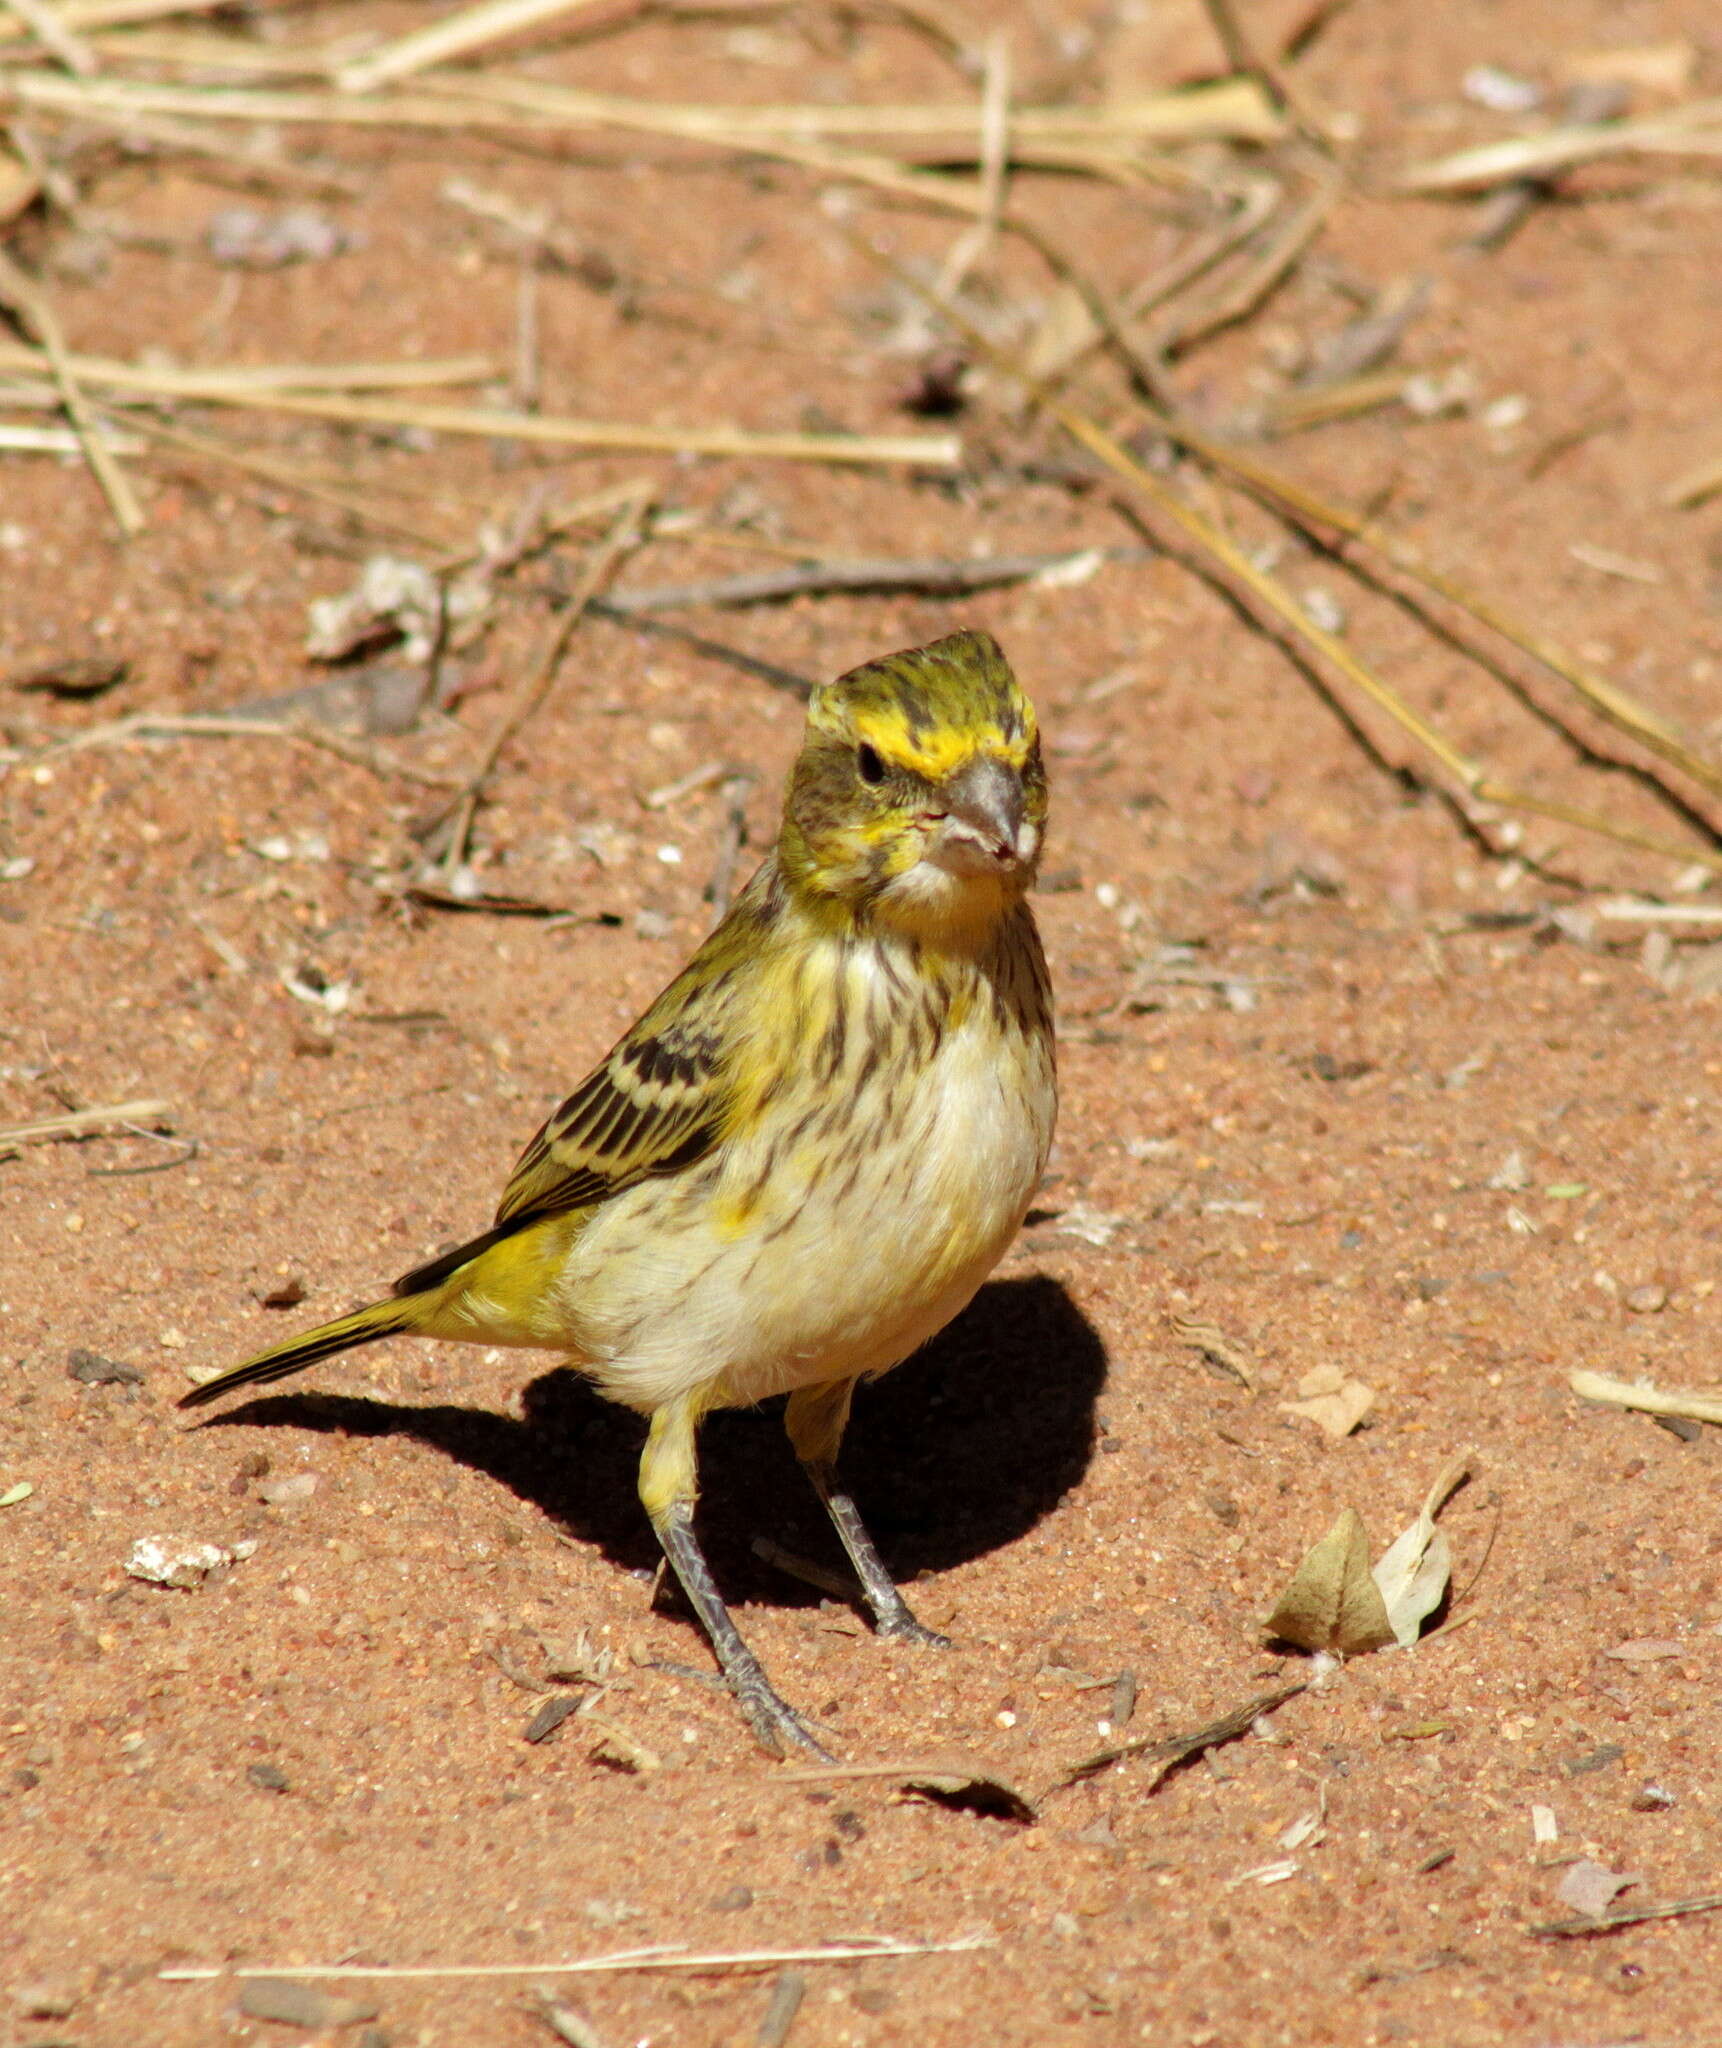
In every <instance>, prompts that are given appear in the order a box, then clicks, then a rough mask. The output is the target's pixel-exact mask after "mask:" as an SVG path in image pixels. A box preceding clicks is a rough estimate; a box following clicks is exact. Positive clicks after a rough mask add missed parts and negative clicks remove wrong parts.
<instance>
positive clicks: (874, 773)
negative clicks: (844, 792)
mask: <svg viewBox="0 0 1722 2048" xmlns="http://www.w3.org/2000/svg"><path fill="white" fill-rule="evenodd" d="M855 766H856V767H857V768H858V769H859V770H860V771H861V780H862V781H863V782H871V783H873V784H874V785H875V786H877V785H878V784H879V783H881V782H883V781H884V780H885V761H884V757H883V755H881V753H880V752H879V749H878V748H877V747H870V746H868V745H867V744H866V743H865V742H863V743H862V744H861V745H860V746H858V747H857V748H856V749H855Z"/></svg>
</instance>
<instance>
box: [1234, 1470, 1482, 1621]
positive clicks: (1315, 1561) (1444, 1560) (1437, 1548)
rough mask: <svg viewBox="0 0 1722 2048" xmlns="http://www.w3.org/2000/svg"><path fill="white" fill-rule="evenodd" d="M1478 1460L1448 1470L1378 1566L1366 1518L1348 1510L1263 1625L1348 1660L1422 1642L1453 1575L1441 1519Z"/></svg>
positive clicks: (1301, 1567) (1313, 1551)
mask: <svg viewBox="0 0 1722 2048" xmlns="http://www.w3.org/2000/svg"><path fill="white" fill-rule="evenodd" d="M1472 1456H1473V1454H1472V1453H1471V1452H1469V1451H1462V1452H1461V1453H1460V1454H1459V1455H1458V1456H1457V1457H1456V1458H1452V1459H1450V1460H1449V1461H1448V1462H1447V1463H1446V1464H1445V1465H1444V1466H1442V1468H1441V1471H1440V1472H1439V1474H1438V1475H1437V1477H1436V1480H1435V1483H1434V1485H1433V1486H1431V1487H1430V1489H1429V1492H1428V1495H1427V1497H1426V1498H1425V1500H1424V1502H1423V1506H1422V1507H1421V1509H1419V1511H1418V1514H1417V1518H1416V1520H1415V1521H1414V1522H1412V1524H1411V1526H1410V1527H1409V1528H1407V1529H1405V1530H1403V1531H1401V1533H1400V1534H1399V1535H1398V1536H1397V1537H1395V1539H1394V1540H1393V1542H1392V1543H1390V1544H1389V1545H1388V1547H1387V1549H1386V1550H1385V1551H1383V1553H1382V1555H1381V1558H1380V1560H1379V1561H1378V1562H1377V1563H1376V1565H1375V1566H1374V1567H1373V1569H1372V1568H1371V1566H1370V1563H1369V1534H1368V1531H1367V1530H1366V1529H1365V1528H1364V1525H1363V1517H1362V1516H1361V1515H1360V1514H1359V1513H1358V1512H1357V1510H1356V1509H1355V1508H1347V1509H1345V1511H1344V1512H1343V1513H1342V1514H1341V1515H1340V1517H1339V1519H1338V1521H1336V1522H1335V1523H1334V1525H1333V1527H1332V1528H1331V1529H1330V1530H1329V1531H1328V1532H1327V1534H1326V1535H1325V1536H1324V1537H1322V1539H1321V1541H1320V1542H1319V1543H1317V1544H1315V1545H1314V1546H1313V1548H1311V1550H1310V1551H1309V1552H1308V1553H1307V1554H1306V1556H1305V1557H1304V1560H1303V1562H1302V1563H1301V1564H1300V1565H1299V1566H1298V1568H1297V1570H1296V1571H1295V1572H1294V1573H1293V1574H1292V1580H1291V1584H1290V1585H1289V1586H1287V1588H1286V1589H1285V1591H1284V1592H1283V1593H1282V1594H1281V1595H1280V1597H1279V1599H1278V1601H1277V1602H1276V1603H1275V1606H1274V1609H1273V1612H1272V1613H1271V1614H1270V1615H1269V1616H1268V1618H1267V1620H1266V1622H1265V1623H1264V1624H1263V1627H1264V1628H1265V1630H1266V1632H1267V1634H1268V1635H1269V1636H1271V1637H1274V1638H1276V1639H1277V1640H1279V1641H1281V1642H1287V1643H1295V1644H1297V1646H1298V1647H1299V1649H1303V1650H1313V1651H1327V1652H1330V1653H1332V1654H1334V1655H1337V1656H1341V1657H1360V1656H1363V1655H1365V1654H1367V1652H1369V1651H1371V1650H1379V1649H1384V1648H1385V1647H1386V1645H1387V1644H1388V1643H1390V1642H1396V1643H1398V1644H1399V1645H1400V1647H1401V1648H1408V1647H1409V1646H1410V1645H1411V1644H1412V1643H1414V1642H1416V1641H1417V1638H1418V1636H1419V1635H1420V1634H1421V1633H1422V1629H1423V1624H1424V1622H1425V1621H1427V1620H1428V1618H1429V1616H1430V1615H1431V1614H1433V1613H1434V1612H1435V1610H1436V1608H1438V1607H1439V1606H1440V1604H1441V1602H1442V1601H1443V1600H1444V1599H1445V1598H1446V1595H1447V1588H1448V1586H1449V1584H1450V1583H1451V1579H1452V1573H1453V1559H1452V1553H1451V1551H1450V1550H1449V1548H1448V1544H1447V1539H1446V1537H1445V1535H1443V1533H1442V1532H1441V1530H1440V1529H1439V1528H1438V1527H1437V1526H1436V1522H1435V1517H1436V1516H1437V1515H1438V1514H1439V1513H1440V1511H1441V1508H1442V1505H1443V1503H1444V1502H1445V1501H1446V1500H1447V1498H1448V1497H1449V1495H1451V1494H1452V1493H1453V1492H1454V1491H1455V1490H1456V1489H1457V1488H1458V1487H1459V1486H1460V1485H1462V1484H1463V1482H1464V1481H1465V1480H1466V1479H1467V1478H1469V1477H1470V1473H1471V1466H1472Z"/></svg>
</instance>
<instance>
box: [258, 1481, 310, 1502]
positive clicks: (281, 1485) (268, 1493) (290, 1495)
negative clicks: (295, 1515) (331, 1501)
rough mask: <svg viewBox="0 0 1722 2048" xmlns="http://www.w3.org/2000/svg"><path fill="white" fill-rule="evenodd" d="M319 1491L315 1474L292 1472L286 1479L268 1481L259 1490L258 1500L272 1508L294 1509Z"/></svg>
mask: <svg viewBox="0 0 1722 2048" xmlns="http://www.w3.org/2000/svg"><path fill="white" fill-rule="evenodd" d="M316 1491H317V1475H316V1473H315V1472H291V1473H289V1474H288V1475H287V1477H286V1478H285V1479H266V1480H264V1482H263V1484H262V1485H261V1486H259V1487H258V1489H257V1496H258V1498H259V1499H260V1500H261V1501H263V1502H265V1503H266V1504H267V1505H268V1506H269V1507H272V1508H285V1507H294V1506H296V1505H297V1504H298V1503H299V1502H300V1501H306V1500H309V1499H310V1498H311V1496H312V1494H314V1493H315V1492H316Z"/></svg>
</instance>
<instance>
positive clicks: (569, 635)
mask: <svg viewBox="0 0 1722 2048" xmlns="http://www.w3.org/2000/svg"><path fill="white" fill-rule="evenodd" d="M650 502H651V486H650V485H649V484H636V485H635V486H634V488H633V489H632V490H631V491H630V492H629V494H628V501H627V503H626V504H625V505H624V506H623V507H622V509H621V511H620V512H619V513H618V514H617V515H616V518H615V521H614V523H613V524H612V525H611V527H610V530H609V532H608V533H606V534H605V536H604V538H603V539H602V540H601V541H599V543H598V544H597V546H596V547H595V548H593V549H592V551H591V553H590V554H589V555H588V556H587V558H586V565H585V567H584V569H583V570H582V571H581V574H580V581H579V583H578V584H577V585H576V587H575V590H574V593H573V595H572V596H571V597H570V598H569V599H568V601H567V603H566V604H564V605H563V607H562V609H561V611H560V612H559V614H558V615H557V619H556V623H555V624H554V626H553V627H552V628H551V631H550V637H549V639H548V640H547V641H546V643H545V646H544V651H543V652H542V654H540V656H539V658H538V661H537V663H536V664H535V666H534V667H533V668H532V670H531V671H530V672H529V673H528V674H527V675H526V677H525V678H524V679H523V681H522V683H521V686H520V690H519V692H518V693H517V695H516V697H515V700H514V702H513V704H511V705H510V706H509V708H508V710H507V711H505V712H504V713H503V715H502V717H501V718H500V719H498V721H497V724H496V729H495V731H494V732H493V733H492V734H491V736H490V740H489V743H488V745H487V746H486V747H485V750H484V752H483V754H482V755H481V756H480V757H479V763H478V766H477V767H476V768H475V769H474V770H473V771H472V773H471V775H469V776H468V777H467V780H466V782H465V784H464V786H463V787H462V789H461V793H460V795H459V796H458V797H457V798H456V799H455V801H454V803H453V805H452V806H451V807H450V809H449V811H448V812H446V813H445V818H447V819H448V820H451V821H452V823H451V824H450V829H449V835H448V845H447V847H446V849H445V850H444V853H443V858H442V866H443V870H444V872H445V873H450V874H452V873H453V871H454V870H455V869H456V868H458V867H459V866H460V864H461V863H462V862H463V861H464V860H465V859H466V853H467V842H468V840H469V839H470V837H471V834H472V821H473V818H474V816H475V815H476V813H477V810H478V803H479V798H480V797H481V796H482V795H483V794H484V786H485V784H486V783H487V782H488V781H489V780H490V778H491V775H492V774H493V773H494V771H495V768H496V764H497V761H498V760H499V759H500V758H501V755H502V750H503V748H504V747H506V746H507V745H508V743H509V741H510V740H511V739H513V738H514V736H515V734H516V733H517V732H519V731H520V729H521V727H522V726H524V725H525V724H526V723H527V721H528V720H529V719H531V718H533V717H534V716H536V714H537V713H538V711H539V710H540V708H541V707H542V705H543V703H544V700H545V698H546V697H547V696H548V695H549V694H550V686H551V685H552V684H553V683H554V682H555V680H556V672H557V670H558V669H559V668H560V667H561V666H562V657H563V656H564V655H565V654H566V653H567V652H568V643H569V642H570V641H571V640H572V639H573V637H574V633H575V630H576V628H577V627H578V626H579V624H580V621H581V620H582V619H583V618H584V617H585V616H586V613H587V611H588V610H589V609H590V607H591V603H592V600H593V599H594V598H595V597H596V596H597V595H598V592H599V591H600V590H601V589H602V587H603V585H604V583H605V582H606V581H607V579H608V578H609V577H610V576H611V575H612V574H613V573H614V572H615V570H616V568H617V566H618V565H619V564H620V562H621V560H622V557H623V555H624V554H625V553H626V552H627V551H628V550H629V549H630V548H633V547H636V546H638V545H639V541H640V528H641V524H642V522H643V520H644V518H645V515H646V508H647V506H648V505H649V504H650ZM439 822H440V821H439Z"/></svg>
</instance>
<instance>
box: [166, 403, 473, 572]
mask: <svg viewBox="0 0 1722 2048" xmlns="http://www.w3.org/2000/svg"><path fill="white" fill-rule="evenodd" d="M137 426H138V429H139V431H140V432H141V433H142V434H143V435H144V436H146V437H147V441H153V442H156V443H159V444H160V445H161V446H162V447H165V448H176V449H178V450H180V451H181V453H183V454H186V455H192V456H198V457H201V458H202V459H203V460H204V461H207V462H219V463H224V464H226V465H227V466H228V467H230V468H233V469H238V470H242V471H244V472H245V473H246V474H247V475H248V476H254V477H257V478H258V479H259V480H260V481H261V482H263V483H267V484H273V485H275V486H277V487H278V488H280V489H282V490H289V491H296V492H298V493H299V494H300V496H302V497H306V498H310V499H311V500H313V501H314V502H315V503H317V504H319V505H327V506H328V507H329V508H330V509H331V510H332V511H336V512H341V513H344V514H345V515H346V516H347V517H348V518H349V519H352V520H354V521H355V522H357V523H358V524H359V525H361V526H368V527H372V528H374V529H375V530H376V531H377V532H378V533H385V534H391V535H393V536H394V538H396V539H397V540H410V541H415V542H417V543H418V545H419V546H421V547H428V548H434V549H436V550H437V551H438V552H439V553H443V552H446V551H447V550H449V549H451V548H453V547H454V546H455V545H456V544H457V543H456V539H455V536H454V535H453V534H452V533H449V532H443V531H441V530H440V529H434V528H432V527H429V526H424V525H421V524H420V523H419V522H418V521H417V520H414V519H410V518H405V517H403V516H402V515H401V514H399V513H396V512H391V511H389V510H388V509H387V508H386V507H384V506H380V505H378V504H377V503H376V502H375V501H374V500H373V499H370V498H362V497H360V496H359V494H358V493H357V492H356V491H347V490H342V489H341V488H340V487H339V486H338V485H334V484H327V483H324V482H323V481H322V479H321V478H319V477H314V476H310V475H307V473H306V472H305V471H304V470H302V469H300V468H299V467H298V465H297V464H295V463H291V462H283V461H282V460H281V459H280V458H279V457H278V456H274V455H265V454H263V453H262V452H261V451H260V450H258V449H253V448H235V447H233V446H232V445H231V444H230V443H228V442H226V441H218V440H215V439H213V438H211V437H210V436H208V435H205V434H194V433H191V432H190V431H188V429H186V428H184V427H170V426H169V425H168V424H167V423H166V422H165V421H164V420H152V419H140V420H139V421H138V422H137ZM140 445H141V444H140Z"/></svg>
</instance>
